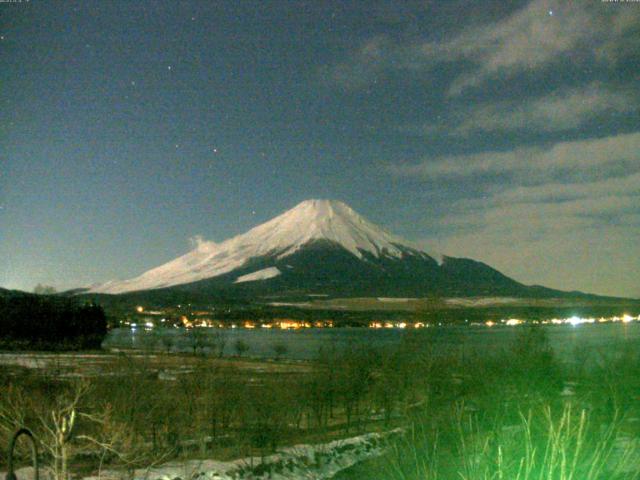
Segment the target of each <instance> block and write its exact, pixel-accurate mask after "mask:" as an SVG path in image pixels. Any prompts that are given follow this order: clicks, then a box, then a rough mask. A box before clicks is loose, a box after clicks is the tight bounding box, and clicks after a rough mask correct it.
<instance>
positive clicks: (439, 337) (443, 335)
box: [103, 321, 640, 361]
mask: <svg viewBox="0 0 640 480" xmlns="http://www.w3.org/2000/svg"><path fill="white" fill-rule="evenodd" d="M524 328H527V326H524V325H519V326H513V327H510V326H502V325H498V326H494V327H485V326H464V325H456V326H441V327H430V328H425V329H420V330H413V329H411V330H409V329H404V330H403V329H370V328H322V329H314V328H309V329H299V330H279V329H242V328H237V329H219V328H202V329H199V330H201V331H200V332H198V335H199V337H200V338H199V339H198V341H199V342H200V345H205V346H204V348H203V350H204V351H205V352H212V351H213V349H215V345H220V343H221V340H222V341H223V343H224V355H225V356H229V355H234V354H235V344H236V342H237V341H238V340H242V341H243V342H244V343H245V344H246V345H247V346H248V350H247V351H246V353H245V356H250V357H256V358H271V357H274V356H275V350H274V345H278V344H279V345H284V346H285V347H286V353H284V354H283V355H282V357H283V358H288V359H292V360H310V359H313V358H317V357H318V355H319V352H320V351H321V349H323V350H329V349H336V350H342V349H344V348H353V347H355V346H370V347H375V348H380V347H382V348H384V347H393V346H396V345H398V344H400V343H401V342H403V341H406V340H415V341H418V342H421V341H424V342H431V343H432V345H433V348H434V351H435V352H437V351H452V350H460V349H462V350H463V351H465V352H469V353H471V352H473V351H479V352H482V351H486V352H489V351H492V350H496V349H501V348H504V347H506V346H508V345H509V344H510V342H511V341H512V340H513V339H514V338H515V337H516V335H517V334H518V332H519V331H521V329H524ZM540 328H543V329H544V330H545V332H546V333H547V338H548V339H549V344H550V345H551V347H552V348H553V349H554V350H555V352H556V354H557V355H558V356H559V357H560V358H562V359H563V360H567V361H570V360H571V359H572V358H573V356H574V354H575V352H576V351H578V350H583V351H584V350H585V349H588V350H593V351H594V352H603V353H610V352H613V351H615V350H616V349H618V348H620V347H621V346H622V345H624V344H629V343H632V344H638V345H640V322H635V321H634V322H629V323H622V322H616V323H596V324H582V325H576V326H572V325H544V326H541V327H540ZM167 336H168V337H170V340H168V341H167V342H166V343H164V342H163V340H162V338H163V337H167ZM412 337H413V338H412ZM167 344H170V346H171V349H172V350H173V351H190V350H191V349H192V345H193V344H192V339H191V338H190V337H189V333H188V331H186V330H183V329H170V328H167V329H156V330H155V331H154V330H151V331H148V330H144V329H129V328H117V329H114V330H111V331H110V332H109V334H108V336H107V338H106V339H105V341H104V343H103V347H104V348H120V349H148V348H157V349H163V348H166V345H167Z"/></svg>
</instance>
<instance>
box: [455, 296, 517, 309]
mask: <svg viewBox="0 0 640 480" xmlns="http://www.w3.org/2000/svg"><path fill="white" fill-rule="evenodd" d="M444 301H445V303H448V304H449V305H460V306H463V307H484V306H487V305H505V304H509V303H516V302H517V301H518V299H517V298H513V297H474V298H460V297H452V298H445V300H444Z"/></svg>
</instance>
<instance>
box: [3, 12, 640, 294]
mask: <svg viewBox="0 0 640 480" xmlns="http://www.w3.org/2000/svg"><path fill="white" fill-rule="evenodd" d="M0 113H1V115H0V286H2V287H5V288H18V289H24V290H32V289H33V287H34V286H35V285H36V284H37V283H44V284H49V285H53V286H55V287H56V288H58V289H65V288H71V287H78V286H83V285H88V284H91V283H95V282H101V281H106V280H109V279H123V278H129V277H132V276H135V275H137V274H139V273H141V272H143V271H145V270H147V269H149V268H151V267H155V266H157V265H159V264H161V263H163V262H165V261H168V260H171V259H173V258H175V257H176V256H178V255H181V254H183V253H185V252H186V251H188V250H189V249H190V241H191V242H193V240H192V239H193V238H194V236H196V235H202V236H203V237H205V238H207V239H211V240H215V241H221V240H224V239H226V238H228V237H230V236H232V235H235V234H239V233H243V232H245V231H246V230H248V229H249V228H251V227H252V226H255V225H257V224H259V223H262V222H264V221H266V220H268V219H270V218H272V217H273V216H275V215H277V214H280V213H282V212H283V211H285V210H287V209H289V208H291V207H293V206H294V205H296V204H297V203H298V202H300V201H302V200H305V199H308V198H330V199H338V200H342V201H344V202H346V203H347V204H349V205H350V206H351V207H353V208H354V209H355V210H356V211H357V212H359V213H361V214H362V215H364V216H365V217H367V218H369V219H370V220H372V221H373V222H375V223H378V224H380V225H382V226H384V227H386V228H387V229H389V230H391V231H392V232H394V233H396V234H398V235H401V236H403V237H405V238H407V239H409V240H412V241H414V242H416V243H418V244H420V245H422V246H423V247H424V248H425V249H427V251H430V250H431V251H438V252H442V253H445V254H448V255H452V256H467V257H471V258H474V259H477V260H482V261H484V262H486V263H488V264H490V265H492V266H494V267H495V268H498V269H499V270H501V271H502V272H504V273H505V274H507V275H510V276H512V277H514V278H515V279H517V280H519V281H522V282H525V283H537V284H544V285H546V286H549V287H555V288H560V289H565V290H583V291H588V292H594V293H601V294H611V295H621V296H633V297H640V282H639V280H638V279H639V278H640V277H639V276H638V272H640V3H638V2H622V1H619V2H601V1H600V0H581V1H573V2H568V1H537V0H534V1H531V2H522V1H504V0H500V1H493V0H489V1H481V2H469V1H468V0H464V1H452V0H442V1H437V2H436V1H433V2H430V1H421V2H400V1H388V2H368V1H367V2H365V1H354V2H348V1H336V2H330V1H316V0H312V1H306V2H303V1H299V2H295V1H277V2H276V1H267V0H260V1H256V2H253V1H248V0H233V1H229V2H222V1H221V2H205V1H177V0H172V1H132V0H128V1H122V2H119V1H110V0H109V1H81V2H73V1H69V0H65V1H60V2H56V1H45V0H31V1H26V0H22V1H21V2H20V1H17V0H0ZM190 239H191V240H190Z"/></svg>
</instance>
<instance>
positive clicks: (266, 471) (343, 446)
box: [84, 429, 402, 480]
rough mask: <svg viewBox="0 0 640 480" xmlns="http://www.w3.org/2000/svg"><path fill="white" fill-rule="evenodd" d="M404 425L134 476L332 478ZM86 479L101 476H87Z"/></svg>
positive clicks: (113, 475) (382, 446)
mask: <svg viewBox="0 0 640 480" xmlns="http://www.w3.org/2000/svg"><path fill="white" fill-rule="evenodd" d="M401 433H402V429H395V430H391V431H389V432H384V433H382V434H380V433H367V434H364V435H359V436H357V437H353V438H347V439H344V440H334V441H332V442H328V443H323V444H316V445H310V444H301V445H294V446H292V447H287V448H283V449H281V450H280V451H278V453H275V454H273V455H269V456H266V457H265V458H264V459H260V458H259V457H254V458H241V459H237V460H233V461H229V462H222V461H217V460H189V461H185V462H171V463H167V464H164V465H160V466H157V467H151V468H147V469H137V470H135V472H133V475H132V478H133V480H175V479H180V480H183V479H184V480H188V479H201V480H232V479H233V480H249V479H251V480H258V479H260V480H263V479H264V480H266V479H271V480H285V479H291V480H293V479H300V478H313V479H317V480H321V479H327V480H328V479H331V478H333V477H334V476H335V475H336V474H337V473H338V472H340V471H342V470H344V469H346V468H349V467H352V466H353V465H355V464H356V463H359V462H362V461H363V460H366V459H368V458H373V457H377V456H380V455H382V454H383V453H384V452H385V451H386V449H387V444H388V442H387V439H390V438H393V437H394V436H397V435H400V434H401ZM100 478H102V479H103V480H104V479H105V478H108V479H117V478H122V473H121V472H117V471H113V470H111V471H103V472H102V475H101V477H100ZM84 480H99V478H98V477H85V478H84Z"/></svg>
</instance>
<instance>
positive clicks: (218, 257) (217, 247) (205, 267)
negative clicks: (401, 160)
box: [89, 200, 438, 293]
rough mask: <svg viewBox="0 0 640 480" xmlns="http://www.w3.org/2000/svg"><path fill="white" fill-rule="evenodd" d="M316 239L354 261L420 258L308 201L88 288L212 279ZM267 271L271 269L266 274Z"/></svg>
mask: <svg viewBox="0 0 640 480" xmlns="http://www.w3.org/2000/svg"><path fill="white" fill-rule="evenodd" d="M314 240H328V241H331V242H335V243H337V244H339V245H340V246H342V247H343V248H345V249H346V250H348V251H349V252H351V253H352V254H353V255H355V256H356V257H358V258H363V252H368V253H369V254H371V255H374V256H375V257H380V256H388V257H395V258H401V257H402V256H403V254H405V253H406V252H413V253H419V254H424V252H420V250H419V249H417V248H415V247H412V246H411V245H410V244H409V243H408V242H407V241H405V240H403V239H401V238H400V237H397V236H395V235H392V234H391V233H388V232H386V231H385V230H383V229H382V228H380V227H378V226H376V225H374V224H373V223H371V222H369V221H368V220H366V219H364V218H363V217H361V216H360V215H358V214H357V213H356V212H355V211H354V210H353V209H351V208H350V207H349V206H347V205H346V204H344V203H342V202H339V201H334V200H306V201H304V202H302V203H300V204H298V205H297V206H295V207H294V208H292V209H291V210H289V211H287V212H285V213H283V214H282V215H279V216H278V217H276V218H274V219H272V220H270V221H268V222H266V223H263V224H262V225H259V226H257V227H255V228H253V229H251V230H249V231H248V232H247V233H244V234H242V235H238V236H236V237H233V238H230V239H229V240H226V241H224V242H222V243H218V244H217V243H214V242H208V241H203V240H201V239H197V241H196V246H195V248H194V249H193V250H192V251H190V252H189V253H187V254H185V255H183V256H181V257H178V258H176V259H175V260H172V261H170V262H168V263H166V264H164V265H161V266H159V267H157V268H154V269H152V270H149V271H147V272H145V273H143V274H142V275H140V276H138V277H136V278H133V279H130V280H124V281H112V282H107V283H103V284H100V285H96V286H92V287H90V290H89V292H95V293H123V292H129V291H134V290H148V289H155V288H163V287H169V286H173V285H180V284H184V283H191V282H195V281H198V280H203V279H207V278H213V277H217V276H219V275H223V274H225V273H228V272H231V271H233V270H235V269H236V268H239V267H242V266H243V265H245V264H246V263H247V261H249V260H250V259H252V258H256V257H262V256H266V255H274V256H276V257H277V258H278V259H280V258H283V257H286V256H288V255H290V254H292V253H294V252H296V251H298V250H299V249H300V248H301V247H302V246H304V245H305V244H307V243H309V242H311V241H314ZM402 247H404V248H402ZM432 257H433V258H438V257H435V256H432ZM267 270H268V269H267ZM278 272H279V271H278ZM257 273H258V272H254V274H257ZM270 273H271V274H273V273H274V271H273V270H270ZM250 275H253V274H249V276H250ZM244 277H247V275H245V276H244ZM240 278H243V277H240ZM267 278H268V277H267ZM255 279H256V280H257V279H258V278H255ZM238 280H239V279H238ZM251 280H253V279H251ZM246 281H249V280H246Z"/></svg>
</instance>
